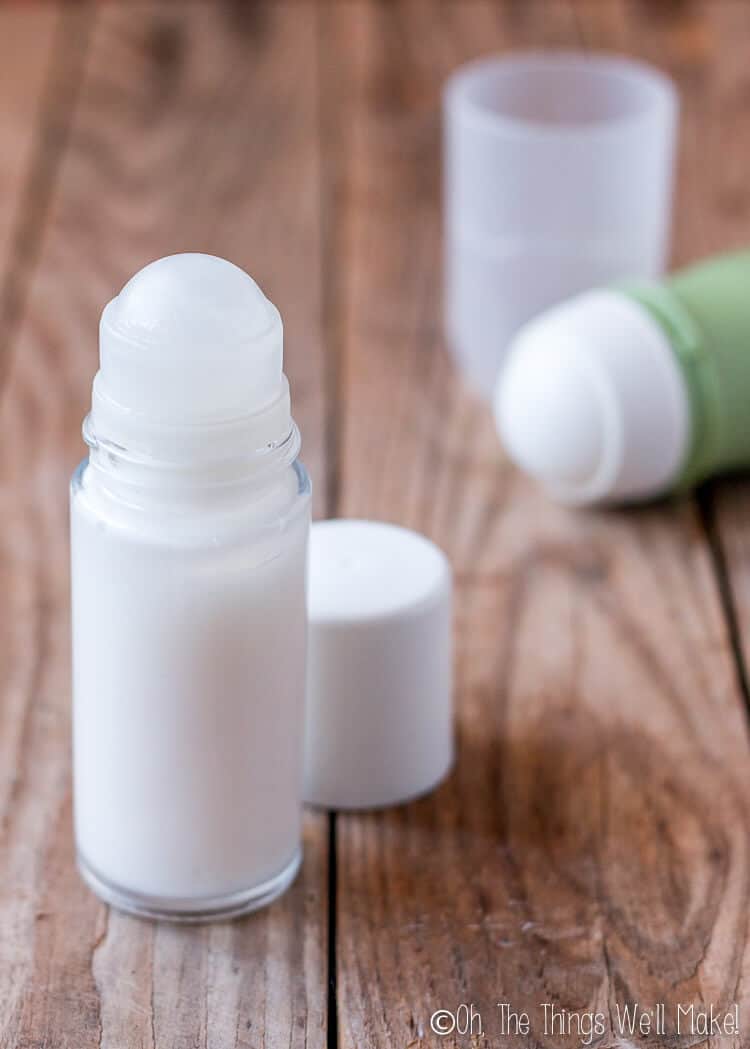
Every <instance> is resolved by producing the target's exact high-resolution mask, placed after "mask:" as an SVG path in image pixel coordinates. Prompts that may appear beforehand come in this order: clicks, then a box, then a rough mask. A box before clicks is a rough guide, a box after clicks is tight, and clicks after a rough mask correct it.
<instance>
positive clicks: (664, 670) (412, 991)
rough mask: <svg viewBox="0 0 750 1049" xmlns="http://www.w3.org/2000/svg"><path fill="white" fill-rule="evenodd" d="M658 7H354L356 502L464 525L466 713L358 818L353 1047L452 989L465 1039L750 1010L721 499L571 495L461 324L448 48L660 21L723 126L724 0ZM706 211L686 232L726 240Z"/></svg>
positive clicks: (633, 36)
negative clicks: (502, 423) (397, 795)
mask: <svg viewBox="0 0 750 1049" xmlns="http://www.w3.org/2000/svg"><path fill="white" fill-rule="evenodd" d="M656 6H657V5H650V4H649V5H646V4H634V3H617V4H610V5H605V4H600V3H598V2H597V3H594V2H592V3H590V4H576V5H575V6H573V5H572V4H564V3H555V2H554V0H553V2H539V3H524V4H511V3H507V4H503V5H497V4H492V3H482V2H473V0H470V2H467V3H461V4H460V5H445V4H443V5H433V4H428V3H424V2H419V0H407V2H404V3H401V4H398V5H385V4H377V3H369V2H362V3H358V4H356V5H348V6H346V8H345V9H342V8H338V9H337V12H336V16H335V18H334V17H331V18H330V19H329V25H328V32H327V34H326V38H327V39H328V41H329V47H330V53H331V54H332V55H334V54H335V55H338V56H341V74H340V85H341V86H340V92H339V118H338V120H337V121H336V126H337V128H338V133H339V135H340V137H341V140H342V141H341V143H340V144H339V147H338V149H337V150H336V153H335V155H336V156H337V158H338V163H339V164H340V165H341V170H340V171H338V172H337V184H338V186H339V194H338V195H339V201H340V207H339V214H338V222H337V234H336V236H337V239H338V243H339V244H340V245H341V251H342V254H343V255H344V258H345V260H346V266H345V276H344V278H342V287H341V289H340V297H339V305H338V310H339V328H340V331H341V348H342V361H341V368H340V374H341V396H342V407H341V411H342V420H341V423H342V437H341V456H342V467H341V510H342V511H343V512H344V513H345V514H351V515H362V516H374V517H382V518H386V519H390V520H395V521H398V522H400V523H402V524H405V525H408V526H412V527H416V528H419V529H420V530H423V531H425V532H427V534H429V535H430V536H432V537H433V538H434V539H435V540H436V541H437V542H439V543H440V544H441V545H442V546H443V547H444V548H445V549H446V550H447V551H448V553H449V554H450V556H451V558H452V561H453V564H454V568H455V571H456V577H457V610H456V630H457V678H458V681H457V702H458V714H459V754H458V762H457V767H456V770H455V772H454V774H453V776H452V777H451V778H450V780H449V781H448V782H447V783H446V784H445V785H444V786H443V787H442V788H441V789H440V790H439V791H438V792H437V793H436V794H435V795H433V796H432V797H429V798H427V799H424V800H422V801H420V802H418V803H415V804H411V805H408V806H405V807H403V808H401V809H398V810H395V811H390V812H385V813H381V814H374V815H371V816H364V817H362V816H349V815H339V816H338V817H337V859H338V867H337V909H336V921H337V934H338V935H337V944H336V950H337V973H338V990H339V1002H338V1021H339V1029H338V1036H339V1042H340V1044H341V1046H342V1047H344V1049H355V1047H356V1049H359V1047H361V1046H378V1047H380V1046H382V1047H386V1046H394V1045H398V1046H407V1045H412V1044H421V1043H422V1042H423V1041H424V1043H425V1044H434V1042H435V1041H436V1039H435V1036H434V1035H433V1034H432V1033H431V1032H430V1030H429V1017H430V1015H431V1014H432V1012H433V1010H436V1009H441V1008H442V1009H451V1010H455V1009H456V1008H457V1007H458V1006H459V1005H460V1004H461V1003H474V1004H475V1005H476V1007H477V1008H478V1009H479V1010H480V1011H481V1014H482V1018H483V1026H484V1037H483V1038H481V1037H476V1038H474V1039H470V1038H469V1037H468V1036H464V1037H459V1036H458V1035H456V1036H453V1037H446V1038H443V1039H442V1040H441V1041H440V1043H439V1044H443V1045H467V1044H477V1045H485V1044H486V1045H493V1046H494V1045H498V1044H503V1045H511V1044H517V1045H521V1044H532V1045H533V1044H540V1045H544V1044H546V1045H550V1044H554V1045H556V1046H573V1045H579V1044H580V1042H581V1039H580V1038H579V1037H578V1036H577V1033H575V1031H574V1033H573V1034H571V1035H569V1036H560V1035H557V1036H555V1037H551V1038H550V1037H548V1038H544V1037H543V1036H542V1035H543V1032H544V1016H543V1013H542V1011H541V1009H540V1003H543V1002H547V1003H554V1004H555V1005H556V1006H557V1007H558V1008H566V1009H569V1010H576V1011H580V1010H601V1011H603V1012H604V1014H605V1015H606V1016H607V1017H609V1018H610V1019H609V1020H608V1025H609V1030H608V1032H607V1036H608V1037H607V1040H609V1039H610V1038H611V1036H612V1026H613V1025H614V1024H616V1016H615V1009H616V1006H617V1005H618V1004H619V1005H620V1006H621V1007H622V1006H623V1005H625V1004H627V1003H629V1002H638V1003H640V1004H641V1005H642V1006H643V1007H644V1008H653V1006H654V1005H655V1004H656V1003H665V1004H666V1007H667V1011H666V1016H667V1023H668V1025H669V1026H670V1028H671V1033H670V1036H669V1037H667V1038H665V1039H661V1038H653V1037H652V1038H651V1040H650V1042H648V1044H653V1045H663V1044H669V1045H687V1044H694V1043H696V1042H700V1041H702V1039H701V1038H700V1037H695V1036H694V1037H689V1036H685V1035H684V1034H683V1036H682V1037H676V1036H675V1035H674V1018H675V1012H676V1007H677V1005H678V1004H683V1005H689V1004H691V1003H696V1004H699V1003H713V1004H715V1005H716V1006H718V1007H723V1006H727V1005H729V1004H730V1003H733V1002H735V1001H739V1003H740V1007H741V1010H742V1009H743V1008H744V1014H745V1015H747V1006H748V1001H747V999H748V972H747V969H748V955H747V948H746V944H747V920H748V903H749V902H750V837H749V836H748V818H747V812H746V799H747V796H748V787H750V766H749V764H748V757H749V755H750V752H749V750H748V742H747V730H746V719H745V711H744V706H743V700H742V696H741V694H740V690H739V687H738V683H737V677H736V672H735V665H734V662H733V658H732V651H731V645H730V637H729V632H728V628H727V624H726V620H725V617H724V614H723V609H722V604H721V600H720V592H719V588H718V586H717V581H716V577H715V574H714V563H713V557H712V552H711V549H710V547H709V544H708V542H707V539H706V534H705V530H704V527H703V523H702V520H701V517H700V516H699V514H698V513H697V511H696V507H695V506H694V504H692V503H691V502H679V503H676V504H673V505H662V506H657V507H652V508H649V509H646V510H642V511H635V512H631V513H599V514H594V513H586V512H577V513H576V512H568V511H565V510H563V509H560V508H557V507H554V506H553V505H551V504H550V503H549V502H547V501H546V500H545V499H544V497H543V496H542V495H541V494H540V493H539V492H538V491H537V490H536V489H535V488H534V487H533V486H531V485H530V484H528V483H527V482H525V481H524V480H522V479H521V478H520V477H519V476H518V475H517V474H516V473H515V472H514V471H513V470H512V469H511V468H510V466H509V465H508V464H507V463H505V462H504V461H503V460H502V458H501V454H500V452H499V450H498V447H497V442H496V438H495V435H494V432H493V427H492V423H491V420H490V417H489V412H488V409H487V407H486V406H485V405H483V404H480V403H479V402H478V401H477V400H475V399H473V398H472V397H471V396H470V395H469V394H468V393H467V392H466V391H465V390H464V389H463V388H462V386H461V384H460V381H459V380H458V378H457V376H456V375H455V374H454V371H453V369H452V366H451V364H450V362H449V359H448V357H447V355H446V352H445V350H444V348H443V346H442V344H441V335H440V322H439V316H440V311H439V299H440V238H439V219H440V206H439V92H440V85H441V83H442V81H443V79H444V77H445V75H446V74H447V73H448V71H449V70H450V69H451V68H453V67H454V66H455V65H456V64H458V63H459V62H461V61H462V60H464V59H466V58H468V57H470V56H474V55H477V54H482V53H486V52H490V51H496V50H506V49H508V48H511V47H516V46H519V45H528V44H533V45H535V46H547V45H550V44H561V45H568V46H577V45H579V44H580V43H581V42H583V41H585V42H586V43H587V44H588V43H592V44H597V45H598V46H606V47H609V48H612V47H618V48H623V49H625V50H628V51H631V52H633V53H636V54H649V55H650V57H652V58H655V59H656V60H657V61H660V60H661V51H660V46H659V43H658V40H662V41H663V42H664V43H663V46H665V47H666V46H667V44H668V48H669V56H668V58H667V59H666V61H667V62H668V63H669V65H670V67H671V68H672V71H673V72H675V73H676V75H678V77H679V79H680V82H681V84H683V85H684V87H685V104H686V109H687V113H686V120H687V127H688V131H689V139H688V141H689V142H690V141H691V140H692V142H693V143H694V144H696V148H697V143H698V142H699V141H702V139H701V136H702V135H703V134H704V132H705V131H706V129H705V127H704V121H705V119H706V117H705V110H704V108H703V104H702V98H703V94H702V92H701V90H700V88H699V87H696V86H695V85H694V83H693V80H694V78H695V77H696V76H698V77H700V78H701V79H702V81H703V85H704V87H705V86H706V85H707V84H711V85H713V84H714V82H715V80H714V78H719V80H720V79H721V78H722V77H724V75H725V73H724V72H723V71H721V72H720V71H719V68H718V67H719V66H720V65H721V64H722V60H721V55H720V51H719V48H718V46H716V48H715V49H713V48H707V45H706V44H705V43H704V37H705V38H710V35H711V33H713V32H714V31H715V30H714V29H712V28H710V25H712V24H713V20H714V19H716V18H718V17H719V16H717V15H716V13H715V8H716V7H718V6H720V5H719V4H703V5H701V4H694V3H691V4H670V5H658V6H659V11H658V13H657V12H655V11H653V8H655V7H656ZM740 6H741V5H732V4H727V5H726V7H727V8H730V7H731V8H732V14H731V15H726V12H724V14H723V15H722V17H732V18H733V17H735V15H734V12H736V11H737V10H739V9H740ZM605 8H606V10H604V9H605ZM652 18H653V20H654V21H655V23H656V24H658V29H657V32H658V34H659V36H658V40H655V39H654V38H653V36H652V35H651V34H649V33H648V32H646V28H647V26H650V25H651V21H652ZM696 49H698V51H697V57H696ZM696 63H707V67H706V68H704V66H703V65H701V66H700V72H699V73H697V72H696V68H695V67H696ZM711 90H713V88H711ZM687 156H689V153H687V152H686V153H683V162H684V160H685V158H686V157H687ZM691 192H692V189H691V188H689V185H688V184H686V183H683V189H682V193H683V196H684V197H685V199H686V200H688V199H690V197H689V194H690V193H691ZM690 206H691V207H692V208H693V209H695V210H696V211H697V209H699V206H700V202H699V200H698V199H696V197H695V196H694V197H693V198H692V202H691V204H690ZM679 221H680V220H679V219H678V222H679ZM686 221H687V223H688V224H687V225H686V226H685V227H684V228H683V227H682V226H681V227H680V233H679V235H678V236H679V237H680V238H682V240H681V241H680V244H681V247H680V252H681V253H682V254H684V255H687V254H689V253H690V250H691V244H692V243H693V240H692V238H694V239H695V241H696V242H697V239H698V236H697V234H696V233H694V232H693V229H694V227H693V226H691V225H690V221H691V220H686ZM692 221H694V222H696V223H697V222H698V219H697V218H694V219H693V220H692ZM500 1001H507V1002H510V1003H512V1004H513V1005H514V1006H515V1007H516V1008H518V1009H524V1010H527V1011H528V1012H529V1013H530V1015H531V1017H532V1022H533V1025H534V1031H535V1032H536V1037H532V1038H531V1039H524V1038H522V1037H517V1038H506V1039H504V1038H502V1035H501V1029H500V1017H499V1013H498V1010H497V1007H496V1003H497V1002H500ZM727 1044H745V1042H744V1041H741V1040H737V1041H736V1042H735V1043H731V1042H728V1043H727Z"/></svg>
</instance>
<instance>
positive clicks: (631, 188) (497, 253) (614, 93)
mask: <svg viewBox="0 0 750 1049" xmlns="http://www.w3.org/2000/svg"><path fill="white" fill-rule="evenodd" d="M443 109H444V152H445V156H444V171H445V194H444V208H445V276H446V281H445V311H446V331H447V336H448V341H449V344H450V347H451V349H452V351H453V353H454V355H455V356H456V358H457V360H458V362H459V364H460V365H461V367H462V369H463V371H464V373H465V374H466V376H467V378H468V379H469V381H470V382H471V383H472V384H473V385H474V386H475V388H476V389H477V390H478V391H479V392H480V393H483V394H484V395H485V396H486V397H488V398H489V397H490V396H491V394H492V389H493V387H494V382H495V379H496V377H497V374H498V371H499V369H500V366H501V363H502V361H503V358H504V355H505V352H506V350H507V347H508V344H509V341H510V339H511V338H512V336H513V335H514V334H515V332H516V331H517V330H518V328H519V327H520V325H521V324H523V323H525V322H526V321H527V320H529V319H530V318H531V317H533V316H534V315H535V314H537V313H538V312H540V311H541V310H543V309H546V308H548V307H549V306H551V305H553V304H554V303H556V302H561V301H562V300H564V299H566V298H568V297H569V296H571V295H574V294H578V293H579V292H581V291H584V290H586V289H588V288H594V287H598V286H601V285H604V284H608V283H610V282H611V281H613V280H615V279H618V278H620V277H653V276H656V275H658V274H659V273H661V272H662V270H663V268H664V265H665V261H666V257H667V249H668V243H669V229H670V217H671V196H672V174H673V158H674V144H675V135H676V126H677V109H678V104H677V94H676V91H675V89H674V86H673V84H672V83H671V81H670V80H669V79H668V77H666V76H664V75H663V74H662V73H660V72H658V71H657V70H656V69H653V68H651V67H650V66H647V65H645V64H643V63H640V62H635V61H632V60H631V59H628V58H623V57H620V56H615V55H591V54H588V53H587V54H583V53H575V52H570V53H566V52H560V53H550V52H545V53H533V52H532V53H528V54H515V55H509V56H504V57H503V58H499V59H498V58H490V59H482V60H479V61H476V62H471V63H469V64H468V65H465V66H463V67H462V68H460V69H459V70H457V71H456V72H455V73H454V74H453V75H452V76H451V77H450V79H449V80H448V82H447V84H446V88H445V94H444V104H443Z"/></svg>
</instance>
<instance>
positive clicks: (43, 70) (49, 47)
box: [0, 4, 61, 281]
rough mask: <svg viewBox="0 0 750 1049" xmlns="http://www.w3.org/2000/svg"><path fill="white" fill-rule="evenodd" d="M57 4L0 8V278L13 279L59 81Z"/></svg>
mask: <svg viewBox="0 0 750 1049" xmlns="http://www.w3.org/2000/svg"><path fill="white" fill-rule="evenodd" d="M58 21H59V9H58V7H57V5H53V4H40V5H39V6H35V7H34V8H33V9H31V10H28V9H27V10H23V9H21V8H19V7H15V6H8V5H6V6H4V7H2V8H0V279H3V280H4V281H7V278H8V270H9V267H10V264H11V260H12V257H13V240H14V232H15V231H16V230H17V226H18V223H19V220H20V213H21V211H22V201H23V200H24V189H25V187H26V186H27V185H28V183H29V182H30V181H32V179H31V178H30V176H31V165H32V158H33V156H34V148H35V145H36V146H37V147H39V146H40V143H39V137H38V134H37V132H38V130H39V128H40V126H41V120H42V119H43V110H46V106H45V102H46V103H49V102H50V101H51V98H50V97H49V94H48V95H47V96H45V90H48V91H49V92H51V91H52V84H53V81H54V88H55V90H59V89H60V87H61V85H60V83H59V81H58V80H57V79H56V78H55V74H56V72H57V70H53V69H52V68H51V65H52V57H53V49H54V43H55V32H56V30H57V28H58Z"/></svg>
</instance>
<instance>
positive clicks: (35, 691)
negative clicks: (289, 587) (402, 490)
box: [0, 3, 327, 1049]
mask: <svg viewBox="0 0 750 1049" xmlns="http://www.w3.org/2000/svg"><path fill="white" fill-rule="evenodd" d="M71 10H73V11H74V12H75V14H74V16H72V17H75V18H77V19H79V20H80V25H79V29H80V32H81V34H83V35H82V36H81V37H80V39H81V40H82V41H85V40H87V41H88V53H87V56H86V66H85V77H84V80H83V83H82V85H81V89H80V94H79V96H78V104H77V107H76V110H75V113H74V116H73V120H72V126H71V128H70V133H69V135H68V136H67V140H66V141H67V146H66V149H65V153H64V156H63V159H62V163H61V166H60V169H59V173H58V178H57V180H56V182H55V188H54V195H53V197H52V200H51V207H50V213H49V219H48V222H47V224H46V226H45V230H44V238H43V240H42V241H41V244H40V254H39V259H38V262H37V265H36V267H35V269H34V271H33V279H32V283H31V286H30V289H29V293H28V296H27V297H26V299H27V301H26V308H25V310H24V313H23V316H22V318H21V323H20V327H19V330H18V332H17V335H16V337H15V338H14V339H13V344H12V345H11V346H10V347H8V349H9V351H12V354H13V364H12V368H11V371H10V375H9V378H8V384H7V387H6V389H5V390H4V396H3V401H2V414H1V415H0V449H1V451H0V456H1V457H2V462H1V465H0V470H1V471H2V473H1V474H0V477H1V478H2V480H1V486H0V499H1V500H2V519H3V524H4V527H3V531H2V536H1V538H0V565H1V570H2V579H3V587H2V602H3V606H2V616H1V617H0V652H1V653H2V656H1V659H0V756H1V757H2V761H1V763H0V813H1V814H2V841H1V842H0V928H1V929H2V935H1V936H0V1045H2V1047H3V1049H32V1047H34V1049H37V1047H41V1046H50V1047H52V1046H54V1047H55V1049H87V1047H89V1046H96V1047H99V1049H131V1047H133V1049H135V1047H147V1049H158V1047H163V1049H186V1047H188V1046H190V1047H193V1046H197V1045H200V1046H207V1047H212V1049H226V1047H232V1046H252V1047H253V1049H256V1047H258V1046H261V1045H263V1046H267V1047H279V1046H284V1047H285V1049H286V1047H287V1046H293V1047H294V1046H302V1045H309V1046H311V1047H318V1046H320V1045H321V1044H322V1043H323V1042H324V1040H325V1031H324V1023H325V1012H324V1011H325V1005H326V992H325V973H326V953H325V946H326V928H327V918H326V910H327V821H326V820H325V819H324V818H322V817H315V816H311V817H310V819H309V820H308V823H307V827H306V857H305V864H304V870H303V873H302V875H301V876H300V878H299V879H298V881H297V883H296V884H295V886H294V887H293V889H292V890H291V891H290V892H289V893H288V894H287V895H286V896H285V897H284V899H283V900H281V901H280V902H279V903H278V904H276V905H274V906H273V907H271V908H270V909H268V910H267V911H265V912H263V913H262V914H260V915H258V916H257V917H250V918H248V919H246V920H243V921H240V922H237V923H235V924H232V925H228V924H227V925H216V926H213V927H211V928H201V929H181V928H174V927H169V926H162V925H152V924H149V923H146V922H139V921H137V920H134V919H131V918H128V917H125V916H122V915H119V914H116V913H114V912H112V913H109V912H108V909H107V908H106V907H104V906H103V905H101V904H99V903H98V902H97V901H96V899H95V898H94V897H93V896H92V895H91V894H90V893H89V892H88V891H87V890H86V889H85V888H84V887H83V885H82V884H81V882H80V880H79V878H78V876H77V873H76V871H75V865H74V859H73V841H72V830H71V819H70V816H71V796H70V759H69V730H70V725H69V703H70V666H69V614H68V603H69V594H68V570H67V561H68V555H67V494H66V489H67V478H68V477H69V475H70V473H71V471H72V469H73V467H74V465H75V463H76V461H77V460H78V459H79V458H80V457H81V454H82V445H81V439H80V423H81V419H82V417H83V415H84V413H85V411H86V409H87V404H88V401H89V397H90V383H91V378H92V376H93V373H94V370H95V367H96V341H97V340H96V332H97V321H98V315H99V312H100V310H101V308H102V305H103V303H104V302H106V300H107V299H108V298H109V297H110V296H112V295H113V294H114V293H115V292H116V291H117V290H118V289H119V288H120V286H121V285H122V283H123V282H124V281H125V280H126V279H127V278H128V277H129V276H130V275H131V274H132V273H133V272H134V271H135V270H137V269H138V268H139V267H141V266H142V265H143V264H145V263H146V262H148V261H149V260H151V259H153V258H155V257H157V256H159V255H162V254H166V253H169V252H174V251H180V250H186V249H192V250H204V251H209V252H214V253H217V254H222V255H227V256H229V257H230V258H232V259H234V260H235V261H236V262H238V263H239V264H240V265H243V266H246V267H247V268H249V269H251V270H252V272H253V273H254V274H255V275H256V276H257V277H258V279H259V280H260V281H261V283H262V284H264V286H265V288H266V290H267V291H268V293H269V295H271V296H272V297H273V298H274V299H275V301H276V302H278V303H279V305H280V307H281V308H282V310H283V312H284V316H285V321H286V334H287V355H286V367H287V371H288V373H289V375H290V379H291V381H292V384H293V386H294V390H295V414H296V416H297V418H298V420H299V421H300V424H301V426H302V427H303V429H304V431H305V433H306V435H307V441H306V456H307V459H308V460H309V461H310V462H311V465H312V467H313V469H314V471H315V472H316V473H318V472H322V471H323V443H322V442H323V425H322V419H323V415H324V405H323V391H322V383H321V379H320V376H321V374H322V372H323V368H322V361H321V355H322V345H321V339H320V279H319V252H320V230H319V220H318V215H319V207H318V200H319V192H320V188H319V187H320V174H319V164H320V158H319V149H318V137H317V127H318V116H317V110H316V105H317V66H316V47H315V39H316V36H315V28H316V24H315V12H314V9H313V8H311V7H305V6H303V7H297V6H295V7H287V6H283V5H282V6H279V5H275V4H269V5H266V6H260V7H253V8H252V9H247V8H245V7H244V6H243V5H237V6H234V7H230V6H227V7H225V6H223V5H222V6H213V5H204V4H180V5H172V4H170V3H164V4H138V5H132V4H128V5H102V6H101V7H96V8H91V9H87V8H82V9H79V8H73V9H71ZM86 29H89V30H90V32H89V33H86V32H85V30H86ZM81 46H82V47H83V46H85V43H82V44H81ZM290 69H293V70H294V76H292V77H290V76H289V75H288V71H289V70H290ZM319 508H320V509H322V504H320V503H319Z"/></svg>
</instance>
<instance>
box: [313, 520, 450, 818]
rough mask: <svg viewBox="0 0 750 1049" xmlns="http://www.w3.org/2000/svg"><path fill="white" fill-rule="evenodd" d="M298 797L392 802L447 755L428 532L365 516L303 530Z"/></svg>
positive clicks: (442, 644) (442, 765)
mask: <svg viewBox="0 0 750 1049" xmlns="http://www.w3.org/2000/svg"><path fill="white" fill-rule="evenodd" d="M308 607H309V648H308V678H307V708H306V709H307V715H306V716H307V727H306V753H305V784H304V798H305V801H307V802H309V803H311V804H313V805H320V806H323V807H325V808H332V809H364V808H378V807H381V806H385V805H396V804H398V803H400V802H403V801H406V800H408V799H410V798H414V797H417V796H418V795H420V794H424V793H425V792H426V791H428V790H430V789H432V788H433V787H434V786H436V785H437V784H438V783H439V782H440V780H442V779H443V777H444V776H445V775H446V773H447V772H448V770H449V769H450V767H451V765H452V763H453V713H452V656H451V572H450V566H449V564H448V561H447V559H446V557H445V555H444V554H443V553H442V552H441V551H440V550H439V549H438V548H437V547H436V546H435V545H434V544H433V543H431V542H430V541H429V540H428V539H425V538H424V537H423V536H421V535H418V534H417V533H415V532H410V531H408V530H406V529H404V528H399V527H397V526H395V525H390V524H381V523H378V522H374V521H356V520H336V521H322V522H318V523H316V524H314V525H313V526H312V531H311V537H310V560H309V597H308Z"/></svg>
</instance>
